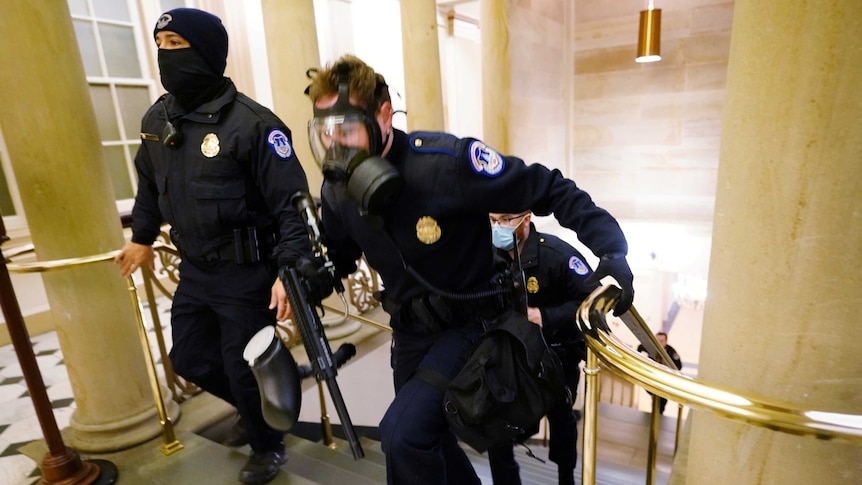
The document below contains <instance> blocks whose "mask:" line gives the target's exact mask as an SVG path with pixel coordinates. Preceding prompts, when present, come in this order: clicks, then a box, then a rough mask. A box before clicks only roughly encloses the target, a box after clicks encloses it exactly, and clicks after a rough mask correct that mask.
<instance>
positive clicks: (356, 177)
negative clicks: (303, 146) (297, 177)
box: [308, 113, 404, 214]
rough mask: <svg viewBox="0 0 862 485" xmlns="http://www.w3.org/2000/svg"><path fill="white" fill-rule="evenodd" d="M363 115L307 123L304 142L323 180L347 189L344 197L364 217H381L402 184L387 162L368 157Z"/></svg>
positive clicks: (367, 125)
mask: <svg viewBox="0 0 862 485" xmlns="http://www.w3.org/2000/svg"><path fill="white" fill-rule="evenodd" d="M375 122H376V121H375V120H371V119H369V118H368V117H367V116H365V115H364V114H359V113H349V114H337V115H328V116H318V117H314V118H312V119H311V121H309V122H308V139H309V141H310V144H311V151H312V154H313V155H314V159H315V160H316V161H317V163H318V165H320V169H321V171H322V172H323V177H324V178H325V179H326V180H328V181H330V182H334V183H341V184H346V185H347V193H348V195H349V196H350V198H351V199H353V200H354V201H355V202H356V203H357V204H358V205H359V207H360V210H361V211H362V212H364V213H367V212H371V213H376V214H382V213H384V212H385V211H386V210H387V209H388V208H389V207H390V206H391V205H392V204H393V203H394V202H395V200H396V199H397V198H398V195H399V194H400V193H401V188H402V187H403V185H404V183H403V180H402V179H401V176H400V174H399V173H398V171H397V170H396V169H395V167H393V166H392V165H391V164H390V163H389V162H388V161H386V160H385V159H383V158H381V157H379V156H372V155H370V153H369V152H370V151H371V149H370V148H369V146H370V145H371V140H372V137H373V136H376V135H375V134H376V133H379V132H377V131H374V130H373V129H371V128H372V127H371V126H370V123H375Z"/></svg>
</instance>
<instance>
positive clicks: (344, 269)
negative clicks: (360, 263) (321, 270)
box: [320, 185, 362, 278]
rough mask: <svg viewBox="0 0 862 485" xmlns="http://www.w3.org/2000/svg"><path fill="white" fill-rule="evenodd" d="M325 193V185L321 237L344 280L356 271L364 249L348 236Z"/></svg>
mask: <svg viewBox="0 0 862 485" xmlns="http://www.w3.org/2000/svg"><path fill="white" fill-rule="evenodd" d="M325 191H326V186H325V185H324V188H323V192H324V197H322V201H321V207H320V222H321V225H322V226H323V228H322V229H321V231H322V232H323V234H322V235H321V237H322V238H323V244H324V245H325V246H326V249H327V255H328V256H329V259H330V260H331V261H332V264H334V265H335V271H336V273H337V274H338V275H339V276H340V277H342V278H343V277H346V276H347V275H349V274H351V273H353V272H354V271H356V262H357V260H358V259H359V258H360V257H361V256H362V249H361V248H360V247H359V245H357V244H356V243H355V242H354V241H353V240H352V239H351V238H350V236H348V234H347V232H346V231H345V229H344V224H343V221H341V219H340V218H339V216H338V213H337V212H336V211H335V210H334V209H333V208H332V206H330V205H329V204H328V203H327V197H326V196H325Z"/></svg>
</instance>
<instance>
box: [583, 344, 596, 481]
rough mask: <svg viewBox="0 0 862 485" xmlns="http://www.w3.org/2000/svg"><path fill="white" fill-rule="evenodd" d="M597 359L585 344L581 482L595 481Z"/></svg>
mask: <svg viewBox="0 0 862 485" xmlns="http://www.w3.org/2000/svg"><path fill="white" fill-rule="evenodd" d="M600 371H601V368H600V367H599V359H598V358H597V357H596V353H595V352H594V351H593V349H592V348H590V346H589V345H588V346H587V362H586V365H585V366H584V375H585V376H586V377H585V378H586V382H585V383H584V386H585V393H584V394H585V395H584V447H583V455H584V456H583V468H581V484H582V485H595V483H596V442H597V424H598V412H599V372H600Z"/></svg>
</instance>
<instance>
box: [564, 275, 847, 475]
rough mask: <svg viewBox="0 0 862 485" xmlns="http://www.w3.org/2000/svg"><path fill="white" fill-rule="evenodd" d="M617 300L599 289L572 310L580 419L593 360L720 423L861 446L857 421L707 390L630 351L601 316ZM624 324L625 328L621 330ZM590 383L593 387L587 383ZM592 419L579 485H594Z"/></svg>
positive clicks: (608, 289) (592, 408) (610, 289)
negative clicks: (583, 357) (579, 341)
mask: <svg viewBox="0 0 862 485" xmlns="http://www.w3.org/2000/svg"><path fill="white" fill-rule="evenodd" d="M619 295H620V290H619V288H617V287H616V286H612V285H605V286H603V287H601V288H598V289H596V290H595V291H594V292H593V293H592V294H591V295H590V296H589V297H588V298H587V299H586V300H584V302H583V303H582V304H581V306H580V307H579V308H578V315H577V321H578V326H579V327H580V328H581V331H582V332H583V333H584V335H585V337H586V342H587V365H586V366H585V369H584V371H585V374H586V375H587V380H588V382H587V396H586V399H587V400H588V402H587V403H586V410H587V413H585V414H588V413H590V412H592V413H595V412H596V410H597V403H598V393H597V392H595V388H596V385H597V381H598V379H597V376H596V374H597V373H598V372H599V369H600V368H599V367H598V365H597V364H598V360H601V361H602V362H603V363H605V364H607V365H608V366H610V367H612V368H613V369H614V370H616V371H617V372H618V373H619V374H620V375H622V376H623V377H624V378H625V379H627V380H629V381H631V382H634V383H636V384H639V385H641V386H643V387H644V388H645V389H647V390H649V391H652V392H653V393H654V394H657V395H660V396H663V397H666V398H668V399H670V400H673V401H675V402H678V403H681V404H686V405H689V406H692V407H695V408H697V409H700V410H705V411H710V412H713V413H715V414H717V415H719V416H721V417H723V418H728V419H733V420H737V421H743V422H746V423H749V424H752V425H755V426H760V427H764V428H768V429H772V430H776V431H781V432H784V433H790V434H795V435H806V436H814V437H816V438H819V439H825V440H838V441H846V442H851V443H862V415H858V414H845V413H836V412H830V411H821V410H810V409H799V408H798V407H797V406H796V405H793V404H790V403H783V402H777V401H774V400H771V399H767V398H764V397H761V396H757V395H753V394H748V393H744V392H739V391H734V390H731V389H727V388H725V387H724V386H720V385H715V384H708V383H705V382H702V381H699V380H697V379H694V378H691V377H688V376H686V375H684V374H682V373H681V372H679V371H677V370H672V369H670V368H668V367H667V366H664V365H662V364H659V363H656V362H654V361H652V360H650V359H647V358H645V357H644V356H642V355H641V354H640V353H638V352H635V351H633V350H632V349H631V348H629V347H628V346H627V345H626V344H625V343H624V342H622V341H621V340H620V339H619V338H618V337H616V336H615V335H613V333H612V332H611V331H610V329H609V327H608V324H607V322H606V320H605V318H606V315H607V313H608V312H610V311H611V310H612V309H613V307H614V305H615V304H616V302H617V300H618V299H619ZM636 320H639V322H637V324H638V325H641V326H642V327H644V328H648V327H647V326H646V322H644V321H643V319H641V318H640V316H637V319H636ZM629 324H630V323H629V322H627V325H629ZM591 379H592V380H593V382H590V380H591ZM591 391H592V392H591ZM595 417H596V416H595V414H593V415H592V416H585V426H584V458H583V459H584V466H583V475H582V483H584V484H594V483H595V446H596V425H595ZM588 448H589V450H588ZM588 460H589V463H588Z"/></svg>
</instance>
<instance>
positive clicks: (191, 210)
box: [132, 78, 311, 266]
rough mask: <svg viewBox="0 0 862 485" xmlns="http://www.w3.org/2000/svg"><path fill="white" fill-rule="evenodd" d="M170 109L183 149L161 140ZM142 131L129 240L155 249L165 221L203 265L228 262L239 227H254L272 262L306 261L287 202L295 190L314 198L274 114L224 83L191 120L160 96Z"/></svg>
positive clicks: (298, 223) (301, 230)
mask: <svg viewBox="0 0 862 485" xmlns="http://www.w3.org/2000/svg"><path fill="white" fill-rule="evenodd" d="M162 103H163V104H164V107H163V106H162ZM165 110H167V112H168V113H169V116H170V118H171V120H172V122H173V123H174V125H176V126H177V127H178V129H179V130H180V131H181V132H182V133H183V136H184V141H183V142H182V144H181V145H180V146H179V147H177V148H168V147H166V146H164V145H163V143H162V140H161V137H162V131H163V129H164V128H165ZM141 126H142V128H141V138H142V140H141V146H140V148H139V150H138V153H137V156H136V157H135V167H136V169H137V174H138V193H137V195H136V198H135V205H134V208H133V210H132V216H133V219H134V220H133V225H132V241H133V242H136V243H139V244H146V245H150V244H152V243H153V242H154V241H155V239H156V237H157V236H158V235H159V229H160V226H161V225H162V224H163V223H164V222H167V223H169V224H170V225H171V227H172V230H173V232H172V235H174V236H175V237H177V238H178V239H179V240H178V241H174V242H175V243H176V244H177V246H179V247H180V249H181V251H182V254H183V256H184V258H189V259H190V260H192V261H193V262H195V263H196V265H204V266H206V265H208V264H218V263H219V262H220V261H232V260H233V259H234V256H233V247H232V246H231V243H232V242H233V241H234V229H239V230H241V231H243V230H246V229H247V228H248V227H255V228H257V230H258V239H259V240H260V244H261V246H262V249H264V250H266V254H263V255H262V256H263V257H265V258H266V259H269V257H273V258H274V259H276V260H277V262H278V264H279V265H287V264H292V263H293V262H294V261H295V260H296V259H297V258H298V257H299V256H301V255H309V254H310V252H311V247H310V243H309V240H308V235H307V232H306V230H305V227H304V226H303V223H302V220H301V219H300V217H299V215H298V214H297V212H296V211H295V210H294V209H293V207H292V206H291V204H290V196H291V195H292V194H293V193H294V192H296V191H298V190H308V181H307V179H306V177H305V172H304V170H303V169H302V166H301V165H300V163H299V160H298V159H297V157H296V154H295V153H294V150H293V146H292V142H291V134H290V130H289V129H288V128H287V126H285V124H284V123H283V122H282V121H281V120H280V119H279V118H278V117H277V116H275V114H273V113H272V112H271V111H270V110H269V109H267V108H265V107H264V106H261V105H260V104H258V103H257V102H255V101H253V100H252V99H250V98H248V97H247V96H245V95H244V94H242V93H239V92H237V90H236V87H235V85H234V84H233V82H232V81H230V80H229V79H227V78H225V87H224V89H223V90H222V91H221V93H220V94H219V95H218V96H217V97H216V98H215V99H213V100H211V101H208V102H206V103H204V104H203V105H201V106H200V107H198V108H197V109H195V110H194V111H192V112H186V110H185V109H184V108H183V107H182V105H181V104H180V103H179V102H177V100H176V99H175V98H174V97H173V96H172V95H170V94H168V95H165V96H163V97H162V98H160V99H159V101H157V102H156V103H155V104H153V106H151V107H150V109H149V110H147V112H146V114H144V117H143V120H142V125H141Z"/></svg>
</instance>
